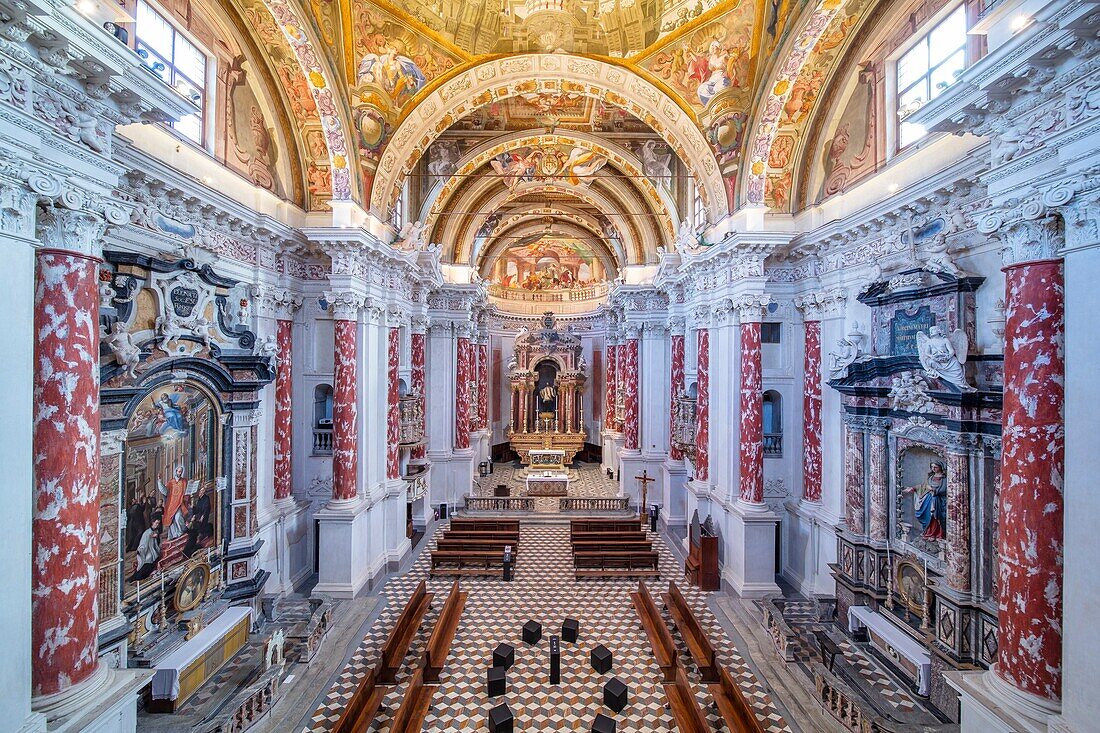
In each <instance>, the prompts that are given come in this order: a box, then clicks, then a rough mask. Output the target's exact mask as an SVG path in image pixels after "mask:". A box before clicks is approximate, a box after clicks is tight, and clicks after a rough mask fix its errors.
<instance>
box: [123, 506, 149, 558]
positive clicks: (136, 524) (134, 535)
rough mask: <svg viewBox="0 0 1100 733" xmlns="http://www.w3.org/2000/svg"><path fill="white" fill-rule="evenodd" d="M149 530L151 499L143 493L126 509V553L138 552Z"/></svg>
mask: <svg viewBox="0 0 1100 733" xmlns="http://www.w3.org/2000/svg"><path fill="white" fill-rule="evenodd" d="M147 529H149V499H148V497H147V496H146V494H145V492H144V491H143V492H141V494H140V495H139V496H137V497H135V500H134V503H133V504H131V505H130V506H129V507H128V508H127V509H126V552H134V551H135V550H137V548H138V544H139V543H140V542H141V538H142V536H143V535H144V534H145V530H147Z"/></svg>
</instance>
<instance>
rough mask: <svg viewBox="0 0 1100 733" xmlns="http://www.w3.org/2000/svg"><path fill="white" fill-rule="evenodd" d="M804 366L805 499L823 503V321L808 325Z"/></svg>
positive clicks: (803, 488)
mask: <svg viewBox="0 0 1100 733" xmlns="http://www.w3.org/2000/svg"><path fill="white" fill-rule="evenodd" d="M805 327H806V335H805V346H806V354H805V357H804V359H803V362H802V498H803V499H804V500H805V501H812V502H818V503H820V502H821V321H806V322H805Z"/></svg>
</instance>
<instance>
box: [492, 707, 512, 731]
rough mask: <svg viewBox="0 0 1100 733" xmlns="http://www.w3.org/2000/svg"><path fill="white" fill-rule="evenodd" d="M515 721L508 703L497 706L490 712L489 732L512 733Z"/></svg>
mask: <svg viewBox="0 0 1100 733" xmlns="http://www.w3.org/2000/svg"><path fill="white" fill-rule="evenodd" d="M513 721H514V718H513V717H512V711H511V709H510V708H509V707H508V703H503V704H501V705H497V706H496V707H495V708H493V709H492V710H490V711H489V730H490V731H492V733H512V723H513Z"/></svg>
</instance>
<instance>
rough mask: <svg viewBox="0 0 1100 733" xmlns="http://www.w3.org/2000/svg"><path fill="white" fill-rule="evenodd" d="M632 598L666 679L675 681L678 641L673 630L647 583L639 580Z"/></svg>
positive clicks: (631, 595) (666, 680)
mask: <svg viewBox="0 0 1100 733" xmlns="http://www.w3.org/2000/svg"><path fill="white" fill-rule="evenodd" d="M630 600H631V602H632V603H633V604H634V610H635V611H637V612H638V619H639V620H640V621H641V622H642V628H643V629H644V630H645V633H646V636H648V637H649V646H650V648H651V649H652V650H653V657H654V658H655V659H656V660H657V666H658V667H660V668H661V673H662V674H663V675H664V681H665V682H675V681H676V643H675V642H674V641H673V640H672V632H671V631H669V630H668V625H667V624H665V620H664V619H663V618H661V612H660V611H659V610H658V609H657V603H656V602H655V601H654V600H653V596H652V595H651V594H650V592H649V588H648V587H646V584H645V583H643V582H642V581H640V580H639V581H638V590H637V591H635V592H634V593H631V594H630Z"/></svg>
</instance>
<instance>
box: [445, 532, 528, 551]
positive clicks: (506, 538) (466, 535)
mask: <svg viewBox="0 0 1100 733" xmlns="http://www.w3.org/2000/svg"><path fill="white" fill-rule="evenodd" d="M440 536H441V537H442V538H444V539H448V540H497V541H500V542H507V543H509V544H511V545H512V546H513V547H518V546H519V532H475V531H467V530H464V529H462V530H455V529H448V530H444V532H443V534H442V535H440Z"/></svg>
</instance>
